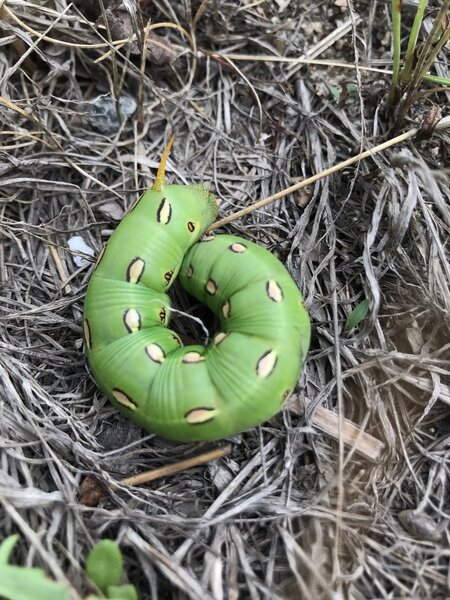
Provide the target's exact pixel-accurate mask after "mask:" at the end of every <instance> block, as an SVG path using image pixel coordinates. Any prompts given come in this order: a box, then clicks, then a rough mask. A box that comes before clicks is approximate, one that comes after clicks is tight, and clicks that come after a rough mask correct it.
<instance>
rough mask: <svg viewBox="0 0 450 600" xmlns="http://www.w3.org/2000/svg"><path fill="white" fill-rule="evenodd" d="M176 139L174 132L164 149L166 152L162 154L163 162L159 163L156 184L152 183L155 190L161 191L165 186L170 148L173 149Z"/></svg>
mask: <svg viewBox="0 0 450 600" xmlns="http://www.w3.org/2000/svg"><path fill="white" fill-rule="evenodd" d="M174 141H175V134H173V135H172V136H171V138H170V140H169V142H168V144H167V146H166V147H165V149H164V152H163V154H162V156H161V162H160V163H159V167H158V172H157V174H156V179H155V182H154V184H153V185H152V190H154V191H155V192H161V191H162V189H163V188H164V183H165V179H166V162H167V159H168V158H169V154H170V150H171V149H172V145H173V143H174Z"/></svg>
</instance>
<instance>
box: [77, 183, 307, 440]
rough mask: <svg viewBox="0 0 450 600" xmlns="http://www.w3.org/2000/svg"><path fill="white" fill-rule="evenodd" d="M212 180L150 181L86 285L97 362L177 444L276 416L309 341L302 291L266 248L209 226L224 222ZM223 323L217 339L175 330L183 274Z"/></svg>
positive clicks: (146, 421) (120, 400)
mask: <svg viewBox="0 0 450 600" xmlns="http://www.w3.org/2000/svg"><path fill="white" fill-rule="evenodd" d="M216 213H217V207H216V203H215V200H214V197H213V196H212V195H211V194H210V193H209V192H208V190H207V189H206V188H205V187H203V186H196V185H191V186H186V185H165V186H163V187H162V189H161V190H160V191H156V190H154V189H150V190H148V191H147V192H146V193H145V194H144V195H143V196H142V198H141V199H140V200H139V202H138V203H137V204H136V205H135V207H134V208H133V209H132V210H131V212H130V213H129V214H128V215H127V216H126V217H125V218H124V219H123V221H122V222H121V223H120V224H119V226H118V227H117V229H116V230H115V231H114V233H113V234H112V236H111V237H110V239H109V241H108V243H107V246H106V248H105V250H104V252H103V253H102V255H101V256H100V257H99V260H98V263H97V266H96V268H95V270H94V273H93V275H92V278H91V280H90V282H89V285H88V290H87V295H86V301H85V310H84V323H83V325H84V336H85V342H86V348H87V358H88V362H89V366H90V369H91V371H92V373H93V375H94V377H95V379H96V381H97V382H98V384H99V385H100V387H101V389H102V390H103V392H104V393H105V394H106V396H108V397H109V398H110V399H111V400H112V402H113V403H114V404H115V405H116V406H117V407H118V408H119V409H120V410H121V411H122V412H123V413H124V414H126V415H127V416H128V417H129V418H130V419H132V420H133V421H135V422H136V423H138V424H139V425H141V426H142V427H144V428H145V429H147V430H149V431H151V432H153V433H156V434H158V435H160V436H163V437H165V438H168V439H172V440H175V441H182V442H188V441H198V440H215V439H220V438H223V437H226V436H229V435H233V434H235V433H238V432H240V431H243V430H245V429H248V428H250V427H254V426H256V425H259V424H260V423H262V422H264V421H266V420H267V419H269V418H270V417H272V416H273V415H274V414H275V413H277V412H278V411H279V410H280V409H281V408H282V406H283V403H284V402H285V400H286V399H287V397H288V396H289V394H290V392H291V391H292V388H293V387H294V386H295V384H296V382H297V379H298V376H299V371H300V366H301V363H302V361H303V359H304V357H305V356H306V353H307V351H308V348H309V340H310V322H309V317H308V314H307V312H306V310H305V308H304V306H303V301H302V297H301V295H300V292H299V290H298V288H297V286H296V285H295V283H294V281H293V280H292V279H291V277H290V275H289V274H288V272H287V271H286V269H285V268H284V266H283V265H282V264H281V263H280V262H279V261H278V260H277V259H276V258H275V257H274V256H273V255H272V254H270V252H268V251H266V250H265V249H263V248H261V247H260V246H257V245H256V244H253V243H251V242H248V241H247V240H244V239H242V238H239V237H235V236H231V235H217V236H209V237H205V238H203V240H200V241H198V240H199V239H200V237H201V236H202V234H203V233H204V232H205V231H206V229H207V228H208V227H209V226H210V225H211V223H212V222H213V221H214V218H215V216H216ZM178 274H179V279H180V282H181V284H182V286H183V287H184V288H185V289H186V290H187V291H188V292H189V293H190V294H192V295H193V296H195V297H196V298H197V299H198V300H200V301H202V302H203V303H204V304H206V306H208V308H210V309H211V310H212V311H213V312H214V313H215V314H216V315H217V316H218V318H219V320H220V330H219V332H218V333H216V334H215V336H214V338H213V340H212V342H211V343H210V345H209V346H208V347H204V346H201V345H194V346H183V345H182V343H181V341H180V339H179V337H178V335H177V334H176V333H175V332H173V331H171V330H170V329H168V327H167V325H168V323H169V319H170V300H169V298H168V296H167V295H166V292H167V291H168V289H169V288H170V286H171V285H172V283H173V281H174V280H175V278H176V276H177V275H178Z"/></svg>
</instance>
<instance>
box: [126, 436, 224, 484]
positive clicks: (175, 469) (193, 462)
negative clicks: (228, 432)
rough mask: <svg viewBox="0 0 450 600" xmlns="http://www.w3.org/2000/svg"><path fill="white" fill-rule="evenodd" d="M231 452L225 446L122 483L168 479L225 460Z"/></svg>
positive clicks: (141, 474)
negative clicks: (212, 462) (168, 476)
mask: <svg viewBox="0 0 450 600" xmlns="http://www.w3.org/2000/svg"><path fill="white" fill-rule="evenodd" d="M230 452H231V446H230V445H228V446H224V447H223V448H216V449H215V450H210V451H209V452H204V453H203V454H199V455H198V456H193V457H192V458H187V459H186V460H180V461H179V462H177V463H174V464H172V465H166V466H165V467H159V468H158V469H152V470H151V471H144V473H140V474H139V475H133V476H131V477H126V478H125V479H121V480H120V483H123V484H125V485H140V484H143V483H149V482H150V481H155V479H160V478H161V477H166V476H167V475H174V474H175V473H180V472H181V471H186V469H191V468H192V467H198V466H199V465H203V464H205V463H207V462H210V461H212V460H217V459H218V458H223V457H224V456H228V454H230Z"/></svg>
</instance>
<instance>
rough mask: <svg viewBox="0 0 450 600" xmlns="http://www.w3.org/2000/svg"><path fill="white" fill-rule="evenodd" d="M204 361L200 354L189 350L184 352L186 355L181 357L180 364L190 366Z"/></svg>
mask: <svg viewBox="0 0 450 600" xmlns="http://www.w3.org/2000/svg"><path fill="white" fill-rule="evenodd" d="M204 360H205V357H204V356H202V355H201V354H200V352H196V351H195V350H191V351H190V352H186V354H185V355H184V356H183V361H182V362H184V363H187V364H192V363H198V362H202V361H204Z"/></svg>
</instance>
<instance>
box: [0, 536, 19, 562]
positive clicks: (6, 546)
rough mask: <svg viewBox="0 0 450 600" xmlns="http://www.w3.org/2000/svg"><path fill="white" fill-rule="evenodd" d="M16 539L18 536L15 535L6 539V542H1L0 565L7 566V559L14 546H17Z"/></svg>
mask: <svg viewBox="0 0 450 600" xmlns="http://www.w3.org/2000/svg"><path fill="white" fill-rule="evenodd" d="M18 539H19V536H18V535H17V533H16V534H15V535H10V536H9V537H7V538H6V540H3V542H2V543H1V544H0V565H7V564H8V561H9V557H10V555H11V552H12V550H13V548H14V546H15V545H16V544H17V541H18Z"/></svg>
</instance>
